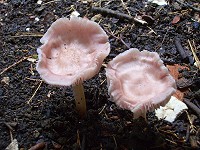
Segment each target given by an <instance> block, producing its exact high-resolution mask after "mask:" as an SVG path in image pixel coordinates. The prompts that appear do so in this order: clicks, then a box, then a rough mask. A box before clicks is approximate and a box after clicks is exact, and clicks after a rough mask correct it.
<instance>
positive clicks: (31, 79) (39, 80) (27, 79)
mask: <svg viewBox="0 0 200 150" xmlns="http://www.w3.org/2000/svg"><path fill="white" fill-rule="evenodd" d="M25 79H26V80H31V81H42V80H41V79H32V78H28V77H25Z"/></svg>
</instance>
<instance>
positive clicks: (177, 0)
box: [175, 0, 200, 12]
mask: <svg viewBox="0 0 200 150" xmlns="http://www.w3.org/2000/svg"><path fill="white" fill-rule="evenodd" d="M175 1H176V2H177V3H179V4H181V5H183V6H185V7H189V8H191V9H192V10H194V11H198V12H200V9H199V8H196V7H193V6H192V5H190V4H188V3H187V2H184V3H183V2H181V1H179V0H175Z"/></svg>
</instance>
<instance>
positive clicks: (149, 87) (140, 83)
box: [106, 48, 176, 119]
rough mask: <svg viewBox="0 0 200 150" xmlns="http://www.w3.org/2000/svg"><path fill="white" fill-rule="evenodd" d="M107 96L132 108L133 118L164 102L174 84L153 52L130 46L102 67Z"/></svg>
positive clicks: (144, 114)
mask: <svg viewBox="0 0 200 150" xmlns="http://www.w3.org/2000/svg"><path fill="white" fill-rule="evenodd" d="M106 76H107V82H108V92H109V95H110V100H111V101H113V102H115V103H116V104H117V105H118V106H119V107H121V108H123V109H127V110H130V111H132V112H133V114H134V118H138V117H139V116H142V117H144V118H145V119H146V112H147V111H152V110H154V109H156V108H158V107H159V106H164V105H165V104H166V103H167V102H168V101H169V99H170V97H171V95H172V94H173V93H174V92H175V91H176V84H175V80H174V79H173V77H172V76H171V75H170V74H169V72H168V69H167V68H166V67H165V66H164V64H163V61H162V60H161V59H160V57H159V55H158V54H157V53H156V52H148V51H146V50H144V51H141V52H140V51H139V50H138V49H136V48H131V49H129V50H127V51H125V52H123V53H121V54H119V55H118V56H116V57H115V58H114V59H113V60H112V61H110V62H109V63H108V65H107V68H106Z"/></svg>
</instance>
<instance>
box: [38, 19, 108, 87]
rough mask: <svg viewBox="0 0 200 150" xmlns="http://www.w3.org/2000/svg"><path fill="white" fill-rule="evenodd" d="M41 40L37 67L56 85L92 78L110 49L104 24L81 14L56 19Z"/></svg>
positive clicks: (65, 84)
mask: <svg viewBox="0 0 200 150" xmlns="http://www.w3.org/2000/svg"><path fill="white" fill-rule="evenodd" d="M40 42H41V43H42V44H43V45H42V46H41V47H39V48H38V49H37V52H38V55H39V61H38V63H37V66H36V69H37V71H38V72H39V74H40V76H41V78H42V79H43V80H44V81H46V82H47V83H49V84H53V85H62V86H70V85H73V84H78V83H80V82H83V81H84V80H87V79H90V78H92V77H93V76H94V75H96V74H97V73H98V72H99V70H100V68H101V65H102V63H103V60H104V59H105V57H106V56H107V55H108V54H109V52H110V44H109V42H108V36H107V35H106V33H105V31H104V30H103V29H102V28H101V27H100V25H99V24H97V23H95V22H93V21H90V20H88V19H86V18H80V17H72V18H71V19H68V18H60V19H58V20H56V21H55V22H54V23H53V24H52V25H51V27H50V28H49V29H48V30H47V32H46V33H45V34H44V36H43V37H42V38H41V39H40Z"/></svg>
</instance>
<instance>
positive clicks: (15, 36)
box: [9, 34, 43, 38]
mask: <svg viewBox="0 0 200 150" xmlns="http://www.w3.org/2000/svg"><path fill="white" fill-rule="evenodd" d="M42 36H43V34H25V35H14V36H9V37H12V38H18V37H42Z"/></svg>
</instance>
